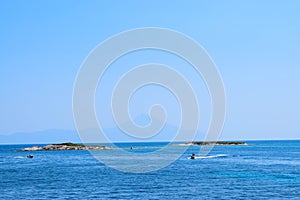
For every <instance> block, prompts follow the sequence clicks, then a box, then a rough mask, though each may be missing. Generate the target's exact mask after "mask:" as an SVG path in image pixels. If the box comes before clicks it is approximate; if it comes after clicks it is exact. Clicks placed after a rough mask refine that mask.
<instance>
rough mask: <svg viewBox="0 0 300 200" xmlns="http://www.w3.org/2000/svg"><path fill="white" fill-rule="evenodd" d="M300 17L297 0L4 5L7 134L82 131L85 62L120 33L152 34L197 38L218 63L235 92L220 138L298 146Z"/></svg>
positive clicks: (0, 88) (0, 99)
mask: <svg viewBox="0 0 300 200" xmlns="http://www.w3.org/2000/svg"><path fill="white" fill-rule="evenodd" d="M299 9H300V2H299V1H296V0H295V1H271V0H270V1H258V0H257V1H255V0H251V1H198V0H197V1H196V0H195V1H174V0H172V1H156V0H154V1H147V2H145V1H134V0H132V1H126V0H124V1H66V0H64V1H2V2H1V6H0V26H1V31H0V61H1V62H0V95H1V96H0V135H7V134H12V133H15V132H35V131H38V130H47V129H68V130H74V129H75V127H74V123H73V116H72V91H73V83H74V80H75V77H76V74H77V71H78V70H79V67H80V65H81V63H82V62H83V60H84V58H85V57H86V56H87V55H88V53H89V52H90V51H91V50H92V49H93V48H94V47H95V46H96V45H97V44H99V43H100V42H102V41H103V40H105V39H106V38H108V37H110V36H112V35H114V34H117V33H119V32H121V31H125V30H128V29H133V28H140V27H149V26H151V27H153V26H154V27H163V28H170V29H174V30H177V31H179V32H182V33H184V34H186V35H188V36H190V37H192V38H194V39H195V40H196V41H197V42H198V43H200V44H201V45H202V46H203V47H204V48H205V49H206V50H207V52H208V53H209V54H210V56H211V57H212V59H213V60H214V62H215V63H216V64H217V66H218V68H219V71H220V73H221V75H222V78H223V81H224V85H225V88H226V94H227V118H226V122H225V127H224V130H223V134H222V139H293V138H294V139H297V138H298V139H299V135H300V126H299V121H300V76H299V74H300V37H299V35H300V20H299V19H300V12H299ZM150 54H151V53H150ZM152 58H154V59H156V58H157V57H155V55H153V57H152ZM165 59H166V60H167V61H170V60H168V59H167V58H165ZM167 61H166V62H167ZM178 63H180V61H178ZM178 63H177V64H178ZM192 76H193V75H191V77H190V78H191V79H193V77H192ZM145 91H146V90H145ZM98 95H99V94H98ZM141 96H143V95H140V96H136V97H135V98H136V99H137V101H138V100H139V98H141ZM207 101H208V100H205V98H204V100H203V102H204V103H205V102H207ZM170 102H173V100H170ZM148 103H151V102H148ZM148 103H146V104H147V105H148ZM170 105H173V104H172V103H170ZM174 105H175V104H174ZM100 107H101V106H100ZM204 107H205V106H204ZM170 110H172V107H170ZM132 112H133V113H134V112H135V111H134V109H133V111H132ZM204 113H206V111H205V108H204ZM140 114H141V113H139V114H137V116H139V115H140ZM176 120H178V119H174V120H173V122H170V123H176ZM142 121H143V120H142ZM171 121H172V119H171ZM204 121H205V119H204ZM204 124H205V123H204ZM107 126H108V127H110V126H111V125H110V124H109V123H108V124H107ZM204 129H205V125H204V127H203V130H204Z"/></svg>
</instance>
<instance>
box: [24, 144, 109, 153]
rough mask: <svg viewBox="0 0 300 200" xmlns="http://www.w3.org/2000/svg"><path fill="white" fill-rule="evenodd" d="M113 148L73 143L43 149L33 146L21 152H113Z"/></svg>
mask: <svg viewBox="0 0 300 200" xmlns="http://www.w3.org/2000/svg"><path fill="white" fill-rule="evenodd" d="M111 149H112V148H110V147H107V146H96V145H95V146H94V145H91V146H86V145H83V144H75V143H71V142H66V143H60V144H50V145H46V146H43V147H38V146H33V147H28V148H24V149H22V150H21V151H62V150H111Z"/></svg>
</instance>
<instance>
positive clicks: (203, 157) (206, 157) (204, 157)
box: [188, 154, 229, 159]
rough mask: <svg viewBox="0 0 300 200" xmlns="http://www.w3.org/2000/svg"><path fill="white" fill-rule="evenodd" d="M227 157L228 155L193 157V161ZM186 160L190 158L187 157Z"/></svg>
mask: <svg viewBox="0 0 300 200" xmlns="http://www.w3.org/2000/svg"><path fill="white" fill-rule="evenodd" d="M228 156H229V155H228V154H217V155H210V156H195V159H209V158H222V157H228ZM188 159H191V157H188Z"/></svg>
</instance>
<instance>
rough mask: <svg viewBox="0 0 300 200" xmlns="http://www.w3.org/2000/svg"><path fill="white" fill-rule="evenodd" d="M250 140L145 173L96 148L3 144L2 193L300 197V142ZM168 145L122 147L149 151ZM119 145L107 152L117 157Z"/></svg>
mask: <svg viewBox="0 0 300 200" xmlns="http://www.w3.org/2000/svg"><path fill="white" fill-rule="evenodd" d="M247 143H248V144H249V145H248V146H217V147H215V148H214V149H213V151H212V152H210V154H209V156H208V157H207V158H204V159H196V160H190V159H187V158H188V156H189V155H190V154H191V153H194V152H199V147H190V148H189V149H188V150H187V152H186V153H185V154H184V155H183V156H182V157H181V158H180V159H178V160H177V161H176V162H174V163H173V164H171V165H170V166H168V167H166V168H163V169H161V170H159V171H155V172H150V173H144V174H143V173H142V174H132V173H124V172H120V171H117V170H115V169H112V168H109V167H107V166H106V165H104V164H102V163H100V162H99V161H98V160H96V159H95V158H94V157H93V156H92V155H91V154H90V153H89V152H88V151H40V152H31V154H33V155H34V158H33V159H29V158H26V155H28V154H29V152H18V151H16V150H18V149H22V148H25V147H31V146H33V145H0V199H166V198H170V199H300V141H249V142H247ZM165 144H166V143H141V144H119V146H121V147H123V148H125V149H127V148H129V147H130V146H134V148H135V149H137V151H140V152H143V151H155V150H157V149H159V148H160V147H162V146H164V145H165ZM39 146H41V145H39ZM176 148H182V147H176ZM113 151H114V150H109V151H103V153H105V154H107V155H108V156H111V158H112V159H113V158H114V157H113V154H114V153H113ZM127 159H130V158H127ZM139 162H142V161H139Z"/></svg>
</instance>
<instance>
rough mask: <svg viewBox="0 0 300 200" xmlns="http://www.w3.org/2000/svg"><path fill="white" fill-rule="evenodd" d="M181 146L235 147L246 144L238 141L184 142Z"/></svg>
mask: <svg viewBox="0 0 300 200" xmlns="http://www.w3.org/2000/svg"><path fill="white" fill-rule="evenodd" d="M181 145H183V146H235V145H247V143H246V142H239V141H201V142H186V143H183V144H181Z"/></svg>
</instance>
